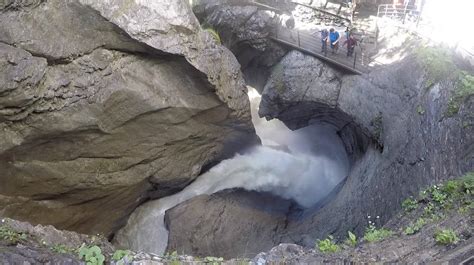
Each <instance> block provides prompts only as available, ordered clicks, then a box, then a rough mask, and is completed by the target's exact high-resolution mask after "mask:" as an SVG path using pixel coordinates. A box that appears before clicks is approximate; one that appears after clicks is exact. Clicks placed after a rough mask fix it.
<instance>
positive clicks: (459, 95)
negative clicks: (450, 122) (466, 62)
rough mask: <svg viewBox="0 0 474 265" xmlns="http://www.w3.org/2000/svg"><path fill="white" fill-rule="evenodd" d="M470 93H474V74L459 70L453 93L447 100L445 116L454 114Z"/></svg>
mask: <svg viewBox="0 0 474 265" xmlns="http://www.w3.org/2000/svg"><path fill="white" fill-rule="evenodd" d="M472 95H474V76H473V75H470V74H469V73H467V72H461V73H460V74H459V80H458V85H457V86H456V90H455V91H454V95H453V96H452V97H451V99H450V100H449V102H448V108H447V110H446V116H447V117H452V116H454V115H456V114H457V113H458V112H459V109H460V108H461V105H462V104H463V103H464V101H465V100H466V99H467V98H468V97H470V96H472Z"/></svg>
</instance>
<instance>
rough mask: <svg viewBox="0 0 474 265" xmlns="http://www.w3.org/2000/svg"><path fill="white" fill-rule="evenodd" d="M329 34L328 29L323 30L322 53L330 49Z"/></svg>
mask: <svg viewBox="0 0 474 265" xmlns="http://www.w3.org/2000/svg"><path fill="white" fill-rule="evenodd" d="M328 37H329V32H328V30H327V29H323V30H321V52H324V53H325V52H326V50H327V48H328Z"/></svg>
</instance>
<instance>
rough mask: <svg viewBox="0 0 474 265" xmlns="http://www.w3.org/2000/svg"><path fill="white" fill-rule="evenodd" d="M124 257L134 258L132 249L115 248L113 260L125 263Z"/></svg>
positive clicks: (120, 264)
mask: <svg viewBox="0 0 474 265" xmlns="http://www.w3.org/2000/svg"><path fill="white" fill-rule="evenodd" d="M123 258H127V259H128V260H131V259H132V252H131V251H130V250H122V249H117V250H115V252H114V254H113V255H112V260H114V261H116V262H117V265H123V264H124V262H123V261H122V259H123Z"/></svg>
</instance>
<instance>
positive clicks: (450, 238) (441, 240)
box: [434, 229, 459, 245]
mask: <svg viewBox="0 0 474 265" xmlns="http://www.w3.org/2000/svg"><path fill="white" fill-rule="evenodd" d="M434 238H435V240H436V243H438V244H440V245H451V244H456V243H457V242H458V241H459V238H458V236H457V235H456V233H455V232H454V230H452V229H443V230H438V231H436V232H435V235H434Z"/></svg>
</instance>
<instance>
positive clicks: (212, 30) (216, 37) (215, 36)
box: [204, 28, 222, 44]
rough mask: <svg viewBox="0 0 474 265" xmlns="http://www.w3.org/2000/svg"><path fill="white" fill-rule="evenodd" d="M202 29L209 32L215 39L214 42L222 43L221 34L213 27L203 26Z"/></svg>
mask: <svg viewBox="0 0 474 265" xmlns="http://www.w3.org/2000/svg"><path fill="white" fill-rule="evenodd" d="M204 31H207V32H209V33H211V36H212V37H213V38H214V39H215V40H216V42H217V43H218V44H222V41H221V36H220V35H219V32H217V31H216V30H215V29H213V28H205V29H204Z"/></svg>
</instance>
